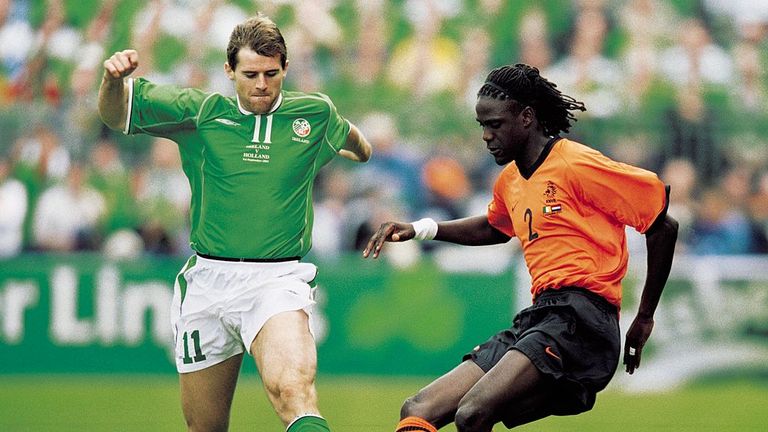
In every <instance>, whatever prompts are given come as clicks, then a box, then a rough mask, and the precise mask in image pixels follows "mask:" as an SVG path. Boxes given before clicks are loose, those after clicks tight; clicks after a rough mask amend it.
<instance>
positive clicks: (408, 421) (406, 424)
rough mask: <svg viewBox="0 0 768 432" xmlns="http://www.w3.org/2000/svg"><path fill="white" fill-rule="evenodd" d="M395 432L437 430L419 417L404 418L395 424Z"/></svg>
mask: <svg viewBox="0 0 768 432" xmlns="http://www.w3.org/2000/svg"><path fill="white" fill-rule="evenodd" d="M395 432H437V428H435V427H434V426H432V424H431V423H430V422H428V421H426V420H424V419H423V418H420V417H415V416H411V417H406V418H404V419H402V420H400V423H398V424H397V429H395Z"/></svg>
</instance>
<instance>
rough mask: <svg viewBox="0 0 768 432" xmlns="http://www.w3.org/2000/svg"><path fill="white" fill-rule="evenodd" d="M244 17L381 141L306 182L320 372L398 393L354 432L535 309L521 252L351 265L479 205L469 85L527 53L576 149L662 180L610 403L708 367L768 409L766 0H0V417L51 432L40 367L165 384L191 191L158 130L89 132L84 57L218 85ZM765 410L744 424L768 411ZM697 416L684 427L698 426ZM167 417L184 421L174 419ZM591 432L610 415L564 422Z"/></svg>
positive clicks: (468, 252)
mask: <svg viewBox="0 0 768 432" xmlns="http://www.w3.org/2000/svg"><path fill="white" fill-rule="evenodd" d="M256 11H262V12H265V13H266V14H267V15H269V16H270V17H271V18H273V19H274V20H275V21H276V22H277V23H278V25H279V26H280V28H281V30H282V32H283V35H284V36H285V38H286V41H287V44H288V57H289V59H290V62H291V63H290V67H289V73H288V77H287V80H286V83H285V87H286V88H287V89H291V90H301V91H322V92H324V93H326V94H328V95H329V96H331V98H332V99H333V100H334V102H335V104H336V105H337V107H338V108H339V111H340V112H341V113H342V114H343V115H344V116H345V117H347V118H349V119H350V120H351V121H352V122H354V123H355V124H357V125H358V126H359V127H360V129H361V130H362V131H363V132H364V133H365V134H366V135H367V136H368V138H369V139H370V140H371V142H372V144H373V145H374V156H373V158H372V159H371V161H370V162H369V163H367V164H365V165H355V164H352V163H347V162H345V161H343V160H337V161H334V162H332V163H331V164H330V165H329V166H327V167H325V168H324V169H323V170H322V171H321V174H320V176H319V177H318V181H317V183H316V186H315V229H314V233H313V250H312V252H311V257H310V258H311V259H312V260H313V261H315V262H316V263H317V264H318V265H319V266H320V269H321V272H320V276H319V278H318V280H319V282H320V286H319V302H318V314H317V317H318V319H317V320H316V322H315V323H314V325H315V328H316V331H317V334H318V344H319V351H320V365H319V368H320V374H321V375H320V376H321V378H322V377H329V378H328V379H330V380H333V379H334V378H333V377H338V376H350V375H354V376H359V377H361V378H360V379H362V380H363V381H362V382H364V383H365V385H360V386H357V387H359V388H374V389H375V388H378V387H376V386H379V387H380V388H389V387H388V386H390V387H392V386H393V387H394V390H392V392H393V394H394V399H393V402H392V403H389V404H385V403H384V402H382V401H383V400H385V399H386V398H384V399H381V398H380V399H377V402H375V403H374V404H373V406H374V407H377V409H378V408H381V411H383V412H386V414H387V416H386V417H385V420H383V422H384V423H383V424H384V425H386V426H387V428H379V426H378V424H376V426H370V427H367V428H366V427H362V426H359V425H358V428H357V429H349V430H388V427H389V425H390V424H391V420H392V419H395V417H396V415H397V412H398V410H399V403H400V402H399V401H401V400H402V399H403V398H404V397H406V396H407V395H408V394H411V393H413V392H414V391H416V390H418V388H419V386H420V385H423V384H426V383H427V382H428V380H429V379H431V378H433V377H435V376H437V375H440V374H442V373H443V372H445V371H446V370H448V369H449V368H450V367H452V366H453V365H454V364H456V362H457V361H458V359H459V358H460V356H461V355H462V354H463V353H464V352H466V351H468V350H470V349H472V347H473V346H474V345H476V344H477V343H479V342H481V341H483V340H485V338H487V337H488V336H490V335H491V334H493V333H495V332H496V331H497V330H499V329H501V328H504V327H507V326H509V324H510V323H511V319H512V316H513V315H514V313H515V312H516V311H517V310H519V309H520V308H522V307H525V306H526V305H528V304H529V303H530V294H529V292H528V289H529V280H528V275H527V272H526V270H525V268H524V266H523V264H522V262H521V256H520V251H519V247H518V245H517V242H516V241H512V242H510V243H509V244H507V245H500V246H493V247H482V248H461V247H454V246H450V245H442V244H435V243H426V244H417V243H413V244H411V243H407V244H400V245H388V249H389V250H388V251H387V253H386V256H385V257H384V258H383V262H375V263H372V262H369V261H363V260H362V259H361V258H360V255H359V254H360V252H361V250H362V248H363V245H364V243H365V242H367V239H368V237H369V235H370V233H371V232H372V230H373V229H375V228H376V227H377V226H378V225H379V224H380V223H381V222H382V221H385V220H391V219H397V220H414V219H418V218H421V217H427V216H429V217H433V218H435V219H438V220H444V219H449V218H457V217H464V216H469V215H477V214H481V213H483V212H484V211H485V207H486V205H487V203H488V202H489V200H490V192H491V186H492V184H493V181H494V180H495V178H496V175H497V174H498V172H499V171H500V168H499V167H497V166H496V165H495V163H494V162H493V159H492V158H491V157H490V156H489V155H488V154H487V152H486V151H485V147H484V143H483V142H482V140H481V139H480V136H481V131H480V128H479V127H478V126H477V123H476V122H475V120H474V102H475V95H476V92H477V90H478V89H479V87H480V85H481V84H482V82H483V80H484V78H485V75H486V74H487V73H488V71H489V70H490V69H492V68H494V67H497V66H500V65H503V64H510V63H518V62H524V63H528V64H531V65H534V66H537V67H538V68H539V69H540V70H541V72H542V75H544V76H545V77H547V78H549V79H550V80H551V81H553V82H555V83H556V84H557V85H558V88H560V89H561V90H562V91H563V92H564V93H566V94H570V95H572V96H574V97H575V98H576V99H578V100H582V101H584V102H585V104H586V106H587V111H586V112H585V113H581V114H579V115H578V122H577V123H576V124H575V126H574V127H573V128H572V130H571V133H570V134H568V135H567V136H568V137H569V138H571V139H574V140H577V141H581V142H583V143H585V144H587V145H589V146H591V147H594V148H596V149H598V150H600V151H602V152H604V153H605V154H607V155H609V156H610V157H612V158H614V159H616V160H619V161H623V162H628V163H631V164H634V165H638V166H641V167H644V168H647V169H651V170H653V171H655V172H657V173H658V174H659V176H660V177H661V178H662V180H663V181H665V182H666V183H668V184H670V185H671V186H672V195H671V205H670V210H669V211H670V214H672V215H673V216H674V217H675V218H676V219H677V220H678V221H679V222H680V227H681V232H680V238H679V241H678V247H677V256H676V258H675V263H674V268H673V274H672V277H671V281H670V283H669V285H668V288H667V290H666V292H665V295H664V297H663V298H662V302H661V306H660V307H659V311H658V313H657V324H656V329H655V331H654V335H653V337H652V339H651V342H650V344H649V346H648V349H647V351H646V353H645V355H644V358H643V367H642V368H641V370H640V371H638V372H637V373H636V374H635V375H633V376H632V377H629V376H627V375H626V374H624V373H623V372H621V373H618V374H617V377H616V379H615V380H614V382H613V383H612V384H611V386H610V387H609V392H608V395H609V396H606V397H607V398H609V401H622V403H623V402H624V401H625V400H627V399H621V398H635V397H637V398H642V397H644V395H648V394H655V395H659V394H673V395H680V394H684V391H685V389H690V388H691V386H694V388H697V387H696V386H700V385H709V384H707V383H713V382H714V383H716V385H717V386H720V387H715V388H716V393H719V394H727V391H728V390H727V389H730V388H732V387H728V386H736V387H735V388H736V390H734V395H735V396H734V397H732V398H731V399H735V400H736V401H737V402H738V405H739V406H740V407H742V408H743V407H744V406H747V407H749V406H750V405H749V404H746V405H745V401H746V400H749V401H750V402H752V403H758V404H760V403H762V406H763V408H764V407H765V404H766V403H768V367H767V366H766V364H768V362H767V361H766V360H768V259H767V258H766V257H768V255H766V254H768V145H767V144H768V143H767V141H768V138H766V137H768V109H767V108H768V91H767V90H768V87H767V82H766V65H768V50H766V46H767V45H768V41H767V38H766V33H767V32H768V1H766V0H731V1H726V0H670V1H662V0H541V1H514V0H510V1H503V0H393V1H383V0H370V1H363V0H316V1H300V0H275V1H249V0H228V1H224V0H218V1H216V0H214V1H202V0H138V1H129V0H103V1H100V0H0V381H2V382H0V390H3V391H0V394H2V395H3V396H0V397H7V400H6V399H3V403H2V404H0V406H3V407H5V408H0V428H2V429H3V430H55V429H59V430H67V427H66V426H61V424H58V423H53V420H51V421H50V422H49V421H48V420H49V418H48V417H46V416H45V415H44V414H41V413H38V412H37V411H35V410H34V409H31V408H30V406H31V402H30V404H26V403H25V402H24V401H25V400H26V399H24V398H20V396H19V395H20V394H26V393H23V390H22V389H26V391H28V392H29V391H30V390H29V389H30V388H31V389H35V388H36V387H35V386H34V385H31V384H30V383H37V384H40V383H41V382H43V381H44V382H47V383H51V382H59V381H56V380H54V381H51V379H50V374H55V376H56V377H58V378H57V379H64V378H66V377H68V376H72V375H73V374H75V375H76V376H78V377H82V376H86V377H96V378H93V379H102V380H105V381H108V382H113V383H114V382H118V383H120V384H119V386H118V388H119V387H120V386H123V385H126V386H128V385H129V383H131V382H133V381H135V380H134V378H124V374H129V375H128V376H129V377H133V376H137V375H139V374H141V375H146V374H149V375H150V376H155V375H158V376H160V377H162V378H159V379H160V381H162V382H163V383H165V384H164V385H169V386H170V388H174V386H175V382H174V381H173V380H174V374H175V371H174V368H173V363H172V361H171V360H172V359H171V357H170V339H171V332H170V328H169V326H168V325H167V323H168V316H169V312H168V310H167V309H168V304H169V303H170V297H171V290H172V281H173V277H174V276H175V274H176V272H177V271H178V269H179V268H180V267H181V265H182V264H183V262H184V260H185V258H186V257H188V256H189V255H190V254H191V253H192V251H191V249H190V248H189V246H188V243H187V239H188V235H189V226H188V223H187V206H188V200H189V194H190V193H189V186H188V184H187V181H186V178H185V177H184V175H183V173H182V171H181V168H180V160H179V156H178V151H177V149H176V146H175V144H174V143H172V142H170V141H167V140H163V139H156V138H152V137H149V136H130V137H128V136H124V135H122V134H120V133H115V132H113V131H110V130H108V129H106V128H105V127H104V126H103V125H102V124H101V122H100V121H99V118H98V115H97V111H96V94H97V89H98V85H99V82H100V80H101V75H102V66H101V65H102V62H103V61H104V59H105V58H107V57H108V56H109V55H111V53H113V52H114V51H117V50H121V49H125V48H129V47H130V48H134V49H137V50H138V51H139V53H140V61H141V64H140V68H139V70H138V71H137V72H136V73H135V75H140V76H145V77H147V78H149V79H151V80H153V81H155V82H159V83H170V84H176V85H179V86H192V87H198V88H202V89H205V90H208V91H218V92H220V93H223V94H227V95H233V94H234V93H233V89H232V85H231V83H230V82H229V81H228V80H227V79H226V75H225V74H224V72H223V63H224V62H225V55H224V50H225V48H226V44H227V41H228V38H229V33H230V31H231V29H232V28H233V27H234V25H236V24H237V23H239V22H241V21H242V20H244V19H245V18H247V17H248V16H250V15H252V14H254V13H255V12H256ZM628 236H629V246H630V249H631V252H632V258H631V262H630V264H631V266H630V267H631V269H630V273H629V275H628V277H627V279H626V283H625V299H624V308H623V312H624V313H623V314H622V328H623V329H626V328H627V326H628V323H629V320H631V319H632V318H633V317H634V313H635V307H636V304H637V301H638V298H639V293H640V289H641V286H642V281H643V278H644V275H645V273H644V272H645V256H644V253H645V251H644V249H645V246H644V239H643V237H642V236H640V235H638V234H637V233H635V232H634V231H632V230H630V231H628ZM390 246H391V247H390ZM405 317H407V319H402V318H405ZM245 363H246V365H245V366H244V368H245V370H246V373H247V374H250V375H254V374H252V372H253V369H254V368H253V366H252V365H250V364H248V363H249V361H246V362H245ZM41 376H43V377H45V378H40V377H41ZM118 376H119V377H122V378H120V379H118V378H117V377H118ZM105 377H107V378H105ZM254 379H255V378H254ZM401 379H406V382H407V383H408V384H406V385H405V389H403V386H400V387H398V386H397V385H392V384H391V382H392V381H393V380H395V381H396V382H400V381H397V380H401ZM78 381H79V382H86V383H87V382H89V381H88V379H85V381H80V380H78ZM342 381H343V380H342ZM153 382H154V381H153ZM3 383H5V384H3ZM13 383H15V384H13ZM702 383H704V384H702ZM14 385H15V387H14ZM334 385H335V384H334ZM334 385H332V386H331V387H333V386H334ZM713 385H715V384H713ZM4 386H5V388H4ZM54 386H56V385H54ZM61 386H62V388H66V385H65V384H61ZM371 386H373V387H371ZM722 386H726V387H722ZM86 387H87V388H88V390H83V392H86V391H92V390H93V389H94V388H95V387H96V388H97V387H99V386H93V385H88V384H86ZM342 387H343V386H342ZM724 388H726V389H725V390H724ZM48 390H50V389H48ZM40 391H41V392H43V391H46V390H42V389H41V390H40ZM50 391H53V390H50ZM72 391H75V390H72ZM118 391H119V390H118ZM321 391H322V389H321ZM326 391H327V392H329V393H330V392H331V391H332V390H326ZM349 391H351V390H350V389H349V388H346V389H345V394H347V393H348V392H349ZM84 394H85V393H82V394H80V396H81V397H82V398H85V396H84ZM254 394H259V393H258V389H256V390H255V391H254ZM713 394H714V393H713ZM638 395H639V396H638ZM39 396H40V395H39V393H38V392H35V391H34V390H32V393H30V400H34V399H35V398H38V397H39ZM173 397H175V396H171V397H169V398H171V399H172V398H173ZM254 397H255V398H257V400H258V401H259V402H254V403H258V404H264V403H265V399H263V398H262V399H259V398H260V396H254ZM321 397H322V396H321ZM334 397H335V396H330V397H329V398H330V399H332V398H334ZM368 397H370V395H369V396H368ZM377 397H378V396H377ZM52 398H53V396H52ZM69 399H70V400H72V399H73V398H69ZM74 399H78V398H74ZM86 399H87V398H86ZM363 399H365V398H363ZM628 400H630V401H632V402H631V403H632V404H634V403H636V402H637V400H638V399H628ZM19 401H21V402H19ZM756 401H757V402H756ZM5 402H7V403H5ZM89 403H95V402H93V401H91V402H89ZM609 403H610V402H609ZM171 404H172V405H171V406H176V405H177V403H176V402H175V401H174V400H171ZM599 405H600V402H598V406H599ZM364 408H365V407H364ZM367 408H370V405H369V406H368V407H367ZM83 409H86V408H83ZM266 409H268V408H266ZM331 409H332V408H331ZM3 410H5V411H3ZM245 410H246V411H247V410H248V408H245ZM612 411H613V410H612ZM761 412H762V414H760V413H758V412H757V411H755V413H751V412H750V413H751V414H754V415H752V416H750V413H747V415H746V416H742V417H744V418H748V419H750V418H754V419H756V420H755V421H756V422H757V423H754V424H761V425H766V424H768V414H765V411H764V409H763V410H762V411H761ZM111 414H112V415H114V414H115V413H114V412H111ZM699 414H700V415H706V414H707V413H706V412H703V413H699ZM267 415H270V416H273V415H272V414H267ZM601 415H602V414H601ZM126 416H127V418H134V417H136V418H138V419H140V420H136V419H134V420H135V421H147V419H146V417H142V416H135V413H134V417H130V416H129V415H127V414H126ZM718 417H719V416H718ZM50 418H52V417H50ZM660 418H661V419H664V418H665V417H663V416H662V417H660ZM692 418H693V419H692V420H691V422H692V423H690V424H685V425H687V426H690V427H691V428H692V429H690V430H710V429H706V427H705V428H703V429H702V428H701V426H702V423H701V422H702V421H701V420H700V418H701V417H699V420H694V419H695V418H696V416H695V415H694V416H693V417H692ZM24 419H27V420H24ZM593 419H594V417H593ZM25 421H29V422H32V423H24V422H25ZM35 421H38V422H42V423H34V422H35ZM57 421H62V420H61V419H59V420H57ZM83 421H85V420H84V418H83V417H82V416H78V417H75V418H73V419H71V422H72V423H71V425H73V428H75V427H74V425H79V426H82V425H83V423H82V422H83ZM105 421H106V420H105ZM126 421H127V420H126ZM169 421H170V424H171V425H172V426H170V429H169V430H178V429H179V427H180V426H181V417H180V414H178V413H176V415H175V417H174V416H170V420H169ZM247 421H252V419H251V420H243V422H246V423H247ZM394 421H396V420H394ZM659 421H662V420H659ZM664 421H666V420H664ZM697 421H698V423H697ZM748 421H749V420H748ZM64 424H70V423H64ZM235 424H236V423H235ZM554 424H555V425H556V426H558V427H560V429H558V430H566V429H563V428H562V425H563V424H565V425H568V424H569V423H554ZM595 424H597V426H596V425H595ZM600 424H602V425H603V426H606V425H607V426H606V427H609V426H613V424H612V423H611V422H610V421H603V422H602V423H601V422H597V423H594V422H593V423H590V424H586V425H585V424H582V425H581V426H580V429H579V430H601V429H600V426H599V425H600ZM666 424H667V423H660V424H659V425H657V426H660V427H663V426H664V425H666ZM708 424H709V425H711V423H708ZM30 425H36V426H30ZM56 425H58V426H61V428H58V427H57V426H56ZM545 425H546V423H545ZM685 425H678V426H680V427H677V428H673V429H668V430H687V429H685V427H687V426H685ZM691 425H693V426H691ZM752 425H753V423H747V424H746V425H741V426H738V425H736V426H734V425H733V424H730V426H731V427H737V428H736V429H732V430H753V429H752V428H751V427H752ZM101 426H105V428H106V429H108V430H117V429H120V428H116V427H112V426H113V425H111V424H109V423H101ZM136 427H138V428H139V429H145V430H160V429H162V427H161V426H157V425H156V427H154V426H153V427H148V426H147V425H146V424H145V423H137V426H136ZM723 427H725V429H723ZM103 429H104V428H101V429H100V430H103ZM80 430H89V427H85V429H82V428H81V429H80ZM163 430H165V429H163ZM256 430H260V429H258V428H257V429H256ZM275 430H277V429H275ZM340 430H344V429H343V428H342V429H340ZM545 430H546V429H545ZM627 430H634V429H627ZM637 430H643V429H637ZM656 430H660V429H658V428H657V429H656ZM711 430H728V427H726V426H724V425H719V426H718V428H717V429H711Z"/></svg>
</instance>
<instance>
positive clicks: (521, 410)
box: [459, 349, 553, 427]
mask: <svg viewBox="0 0 768 432" xmlns="http://www.w3.org/2000/svg"><path fill="white" fill-rule="evenodd" d="M552 388H553V381H552V379H551V378H549V377H547V376H545V375H543V374H542V373H541V372H540V371H539V369H538V368H537V367H536V366H535V365H534V364H533V362H531V360H530V359H529V358H528V357H527V356H526V355H525V354H523V353H521V352H520V351H517V350H514V349H512V350H510V351H507V353H506V354H504V356H502V358H501V359H500V360H499V361H498V362H497V363H496V365H494V366H493V367H492V368H491V369H490V370H489V371H488V372H487V373H486V374H485V375H484V376H483V377H482V378H480V380H478V381H477V383H476V384H475V385H474V386H473V387H472V388H471V389H470V390H469V391H468V392H467V394H466V395H465V396H464V398H463V399H462V400H461V402H460V403H459V404H460V405H462V406H464V405H467V406H471V407H473V409H481V410H484V411H489V412H491V413H492V415H491V417H492V418H494V419H495V421H496V422H498V421H504V423H505V424H506V425H507V426H508V427H512V426H515V425H520V424H523V423H528V422H531V421H534V420H538V419H540V418H543V417H546V416H547V415H549V414H550V413H551V410H550V409H549V405H548V402H549V398H550V396H551V391H552Z"/></svg>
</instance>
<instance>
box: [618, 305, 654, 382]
mask: <svg viewBox="0 0 768 432" xmlns="http://www.w3.org/2000/svg"><path fill="white" fill-rule="evenodd" d="M652 330H653V319H647V318H640V317H636V318H635V320H634V321H632V325H631V326H629V330H628V331H627V339H626V341H625V342H624V364H625V365H626V366H627V373H628V374H630V375H632V373H634V372H635V369H639V368H640V355H641V354H642V352H643V347H644V346H645V343H646V342H647V341H648V338H649V337H650V336H651V331H652Z"/></svg>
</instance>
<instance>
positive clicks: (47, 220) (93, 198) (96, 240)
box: [32, 162, 106, 252]
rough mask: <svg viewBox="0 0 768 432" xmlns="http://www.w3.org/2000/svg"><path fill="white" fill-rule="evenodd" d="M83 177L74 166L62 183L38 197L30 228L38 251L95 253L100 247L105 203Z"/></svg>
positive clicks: (79, 167) (80, 171) (80, 170)
mask: <svg viewBox="0 0 768 432" xmlns="http://www.w3.org/2000/svg"><path fill="white" fill-rule="evenodd" d="M85 177H86V174H85V167H84V166H83V165H82V164H81V163H79V162H76V163H74V164H72V166H71V167H70V168H69V172H68V173H67V176H66V179H65V180H64V181H63V182H61V183H55V184H53V185H52V186H50V187H49V188H48V189H46V190H45V191H44V192H43V193H42V194H41V195H40V199H39V201H38V204H37V207H36V208H35V213H34V222H33V228H32V229H33V235H34V240H35V242H34V245H35V248H36V249H37V250H41V251H55V252H71V251H82V250H95V249H96V248H97V247H98V245H99V244H100V241H101V238H100V233H99V226H100V222H101V220H100V219H101V218H102V217H103V215H104V212H105V211H106V203H105V201H104V197H102V196H101V194H100V193H99V192H98V191H96V190H95V189H93V188H92V187H90V186H88V185H87V183H86V178H85Z"/></svg>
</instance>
